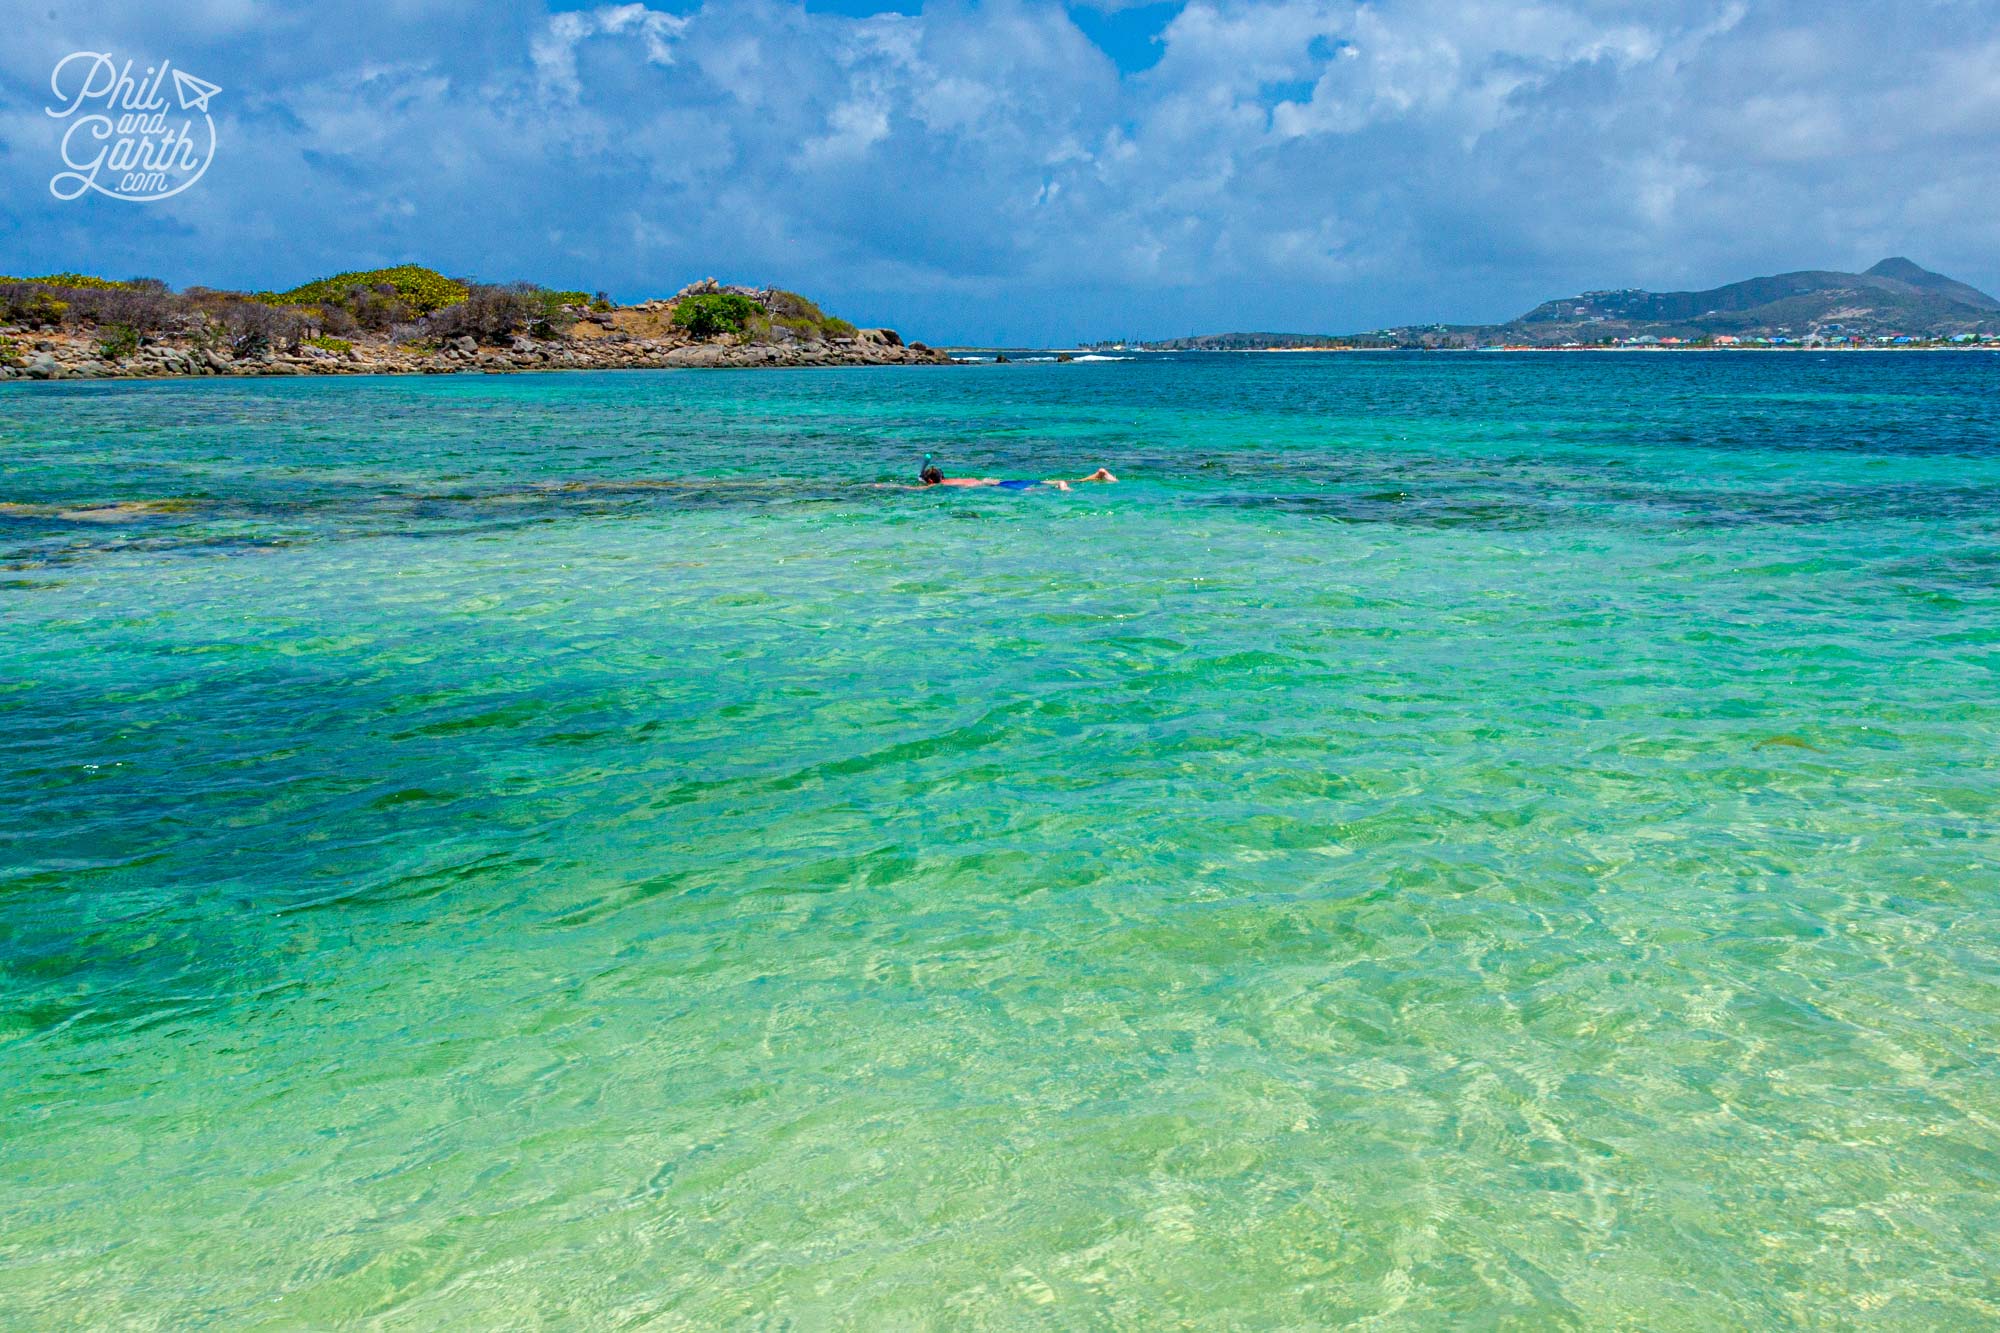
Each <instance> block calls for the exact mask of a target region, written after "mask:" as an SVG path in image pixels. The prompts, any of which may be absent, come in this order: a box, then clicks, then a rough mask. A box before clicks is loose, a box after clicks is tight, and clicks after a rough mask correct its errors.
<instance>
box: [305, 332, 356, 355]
mask: <svg viewBox="0 0 2000 1333" xmlns="http://www.w3.org/2000/svg"><path fill="white" fill-rule="evenodd" d="M305 345H306V346H308V347H317V348H319V350H320V351H322V352H339V353H341V354H342V355H343V356H344V355H346V354H347V353H349V352H351V351H353V350H354V344H353V343H351V342H349V341H348V340H347V339H345V338H330V337H328V336H327V335H326V334H324V333H320V334H315V335H313V336H312V337H310V338H307V339H305Z"/></svg>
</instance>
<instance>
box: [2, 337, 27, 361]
mask: <svg viewBox="0 0 2000 1333" xmlns="http://www.w3.org/2000/svg"><path fill="white" fill-rule="evenodd" d="M21 360H22V357H21V344H19V343H17V342H15V341H14V340H13V339H12V338H9V337H7V336H6V335H5V334H0V366H18V365H20V364H21Z"/></svg>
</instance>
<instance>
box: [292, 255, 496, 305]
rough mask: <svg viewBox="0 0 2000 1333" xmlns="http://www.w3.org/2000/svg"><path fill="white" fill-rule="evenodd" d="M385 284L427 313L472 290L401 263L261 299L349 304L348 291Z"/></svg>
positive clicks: (432, 271) (338, 276)
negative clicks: (392, 266)
mask: <svg viewBox="0 0 2000 1333" xmlns="http://www.w3.org/2000/svg"><path fill="white" fill-rule="evenodd" d="M381 287H386V288H388V289H389V290H390V291H392V292H394V293H395V294H396V295H397V296H398V297H400V298H402V300H403V301H405V302H407V303H408V304H409V307H410V309H411V310H413V311H414V312H416V313H417V314H419V315H428V314H430V313H431V312H433V311H436V310H442V309H444V308H445V307H446V306H448V305H457V304H458V303H459V302H460V301H463V300H464V299H465V298H466V294H467V293H468V291H469V290H470V289H469V288H468V287H467V286H466V284H464V283H462V282H460V281H458V280H457V279H456V278H447V277H445V276H444V274H442V273H439V272H438V271H437V270H436V269H430V268H425V267H423V266H422V265H421V264H398V265H397V266H396V267H394V268H372V269H363V270H358V271H356V272H353V273H336V274H334V275H333V276H332V277H330V278H319V279H317V280H315V281H313V282H308V283H306V284H305V285H303V286H300V287H294V288H292V289H291V290H290V291H288V292H261V293H259V294H258V296H259V299H260V300H263V301H266V302H268V303H269V304H271V305H340V306H344V305H348V304H349V303H350V302H349V294H350V293H351V292H353V291H354V290H355V289H357V288H359V289H361V290H363V291H368V290H372V289H375V288H381Z"/></svg>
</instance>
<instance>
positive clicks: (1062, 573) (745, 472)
mask: <svg viewBox="0 0 2000 1333" xmlns="http://www.w3.org/2000/svg"><path fill="white" fill-rule="evenodd" d="M1996 375H2000V359H1996V358H1990V357H1985V356H1973V355H1968V356H1964V357H1958V356H1950V357H1947V356H1883V357H1867V356H1841V357H1835V358H1830V359H1828V360H1826V361H1818V360H1814V359H1812V358H1809V357H1805V356H1782V357H1781V356H1762V357H1730V356H1705V357H1693V356H1685V357H1671V358H1646V357H1636V356H1626V357H1562V358H1556V357H1522V358H1511V357H1491V356H1488V357H1457V358H1429V359H1414V358H1412V359H1399V358H1380V357H1376V358H1371V357H1348V358H1313V357H1283V358H1280V357H1268V358H1220V357H1218V358H1187V359H1181V360H1168V359H1157V360H1137V361H1132V362H1118V363H1098V364H1092V365H1072V366H1055V365H1034V366H1014V367H984V368H967V369H963V370H955V371H953V370H946V371H939V370H912V371H896V370H889V371H867V372H855V373H848V372H799V373H790V372H782V373H781V372H768V373H764V372H759V373H743V374H708V375H704V374H700V373H681V374H674V373H661V374H650V375H647V374H638V375H610V374H607V375H564V376H543V377H521V378H493V377H481V378H451V379H443V378H440V379H422V380H378V381H344V382H323V381H322V382H296V383H294V382H277V381H273V382H262V383H242V384H227V383H225V384H217V383H200V384H148V385H138V386H121V385H37V386H9V387H8V388H6V389H5V390H0V503H4V505H6V506H7V507H6V508H0V1323H4V1324H7V1325H9V1326H21V1327H42V1328H49V1327H66V1326H103V1325H114V1324H115V1325H128V1326H139V1327H189V1326H203V1325H210V1326H216V1327H229V1328H255V1327H272V1328H286V1327H304V1326H311V1327H328V1326H379V1327H385V1328H410V1329H429V1328H438V1327H468V1328H473V1327H525V1326H535V1325H557V1324H560V1325H563V1326H573V1327H660V1328H675V1327H687V1328H709V1327H716V1326H739V1325H740V1326H752V1327H769V1328H783V1327H796V1328H824V1327H853V1328H868V1329H876V1328H921V1327H995V1328H1099V1327H1101V1328H1149V1329H1150V1328H1162V1327H1182V1326H1184V1327H1204V1328H1205V1327H1221V1326H1240V1327H1315V1326H1326V1325H1332V1324H1338V1323H1342V1322H1348V1321H1361V1320H1370V1319H1372V1320H1374V1321H1375V1323H1374V1324H1373V1325H1372V1326H1375V1327H1397V1328H1432V1327H1438V1326H1440V1325H1444V1324H1454V1325H1465V1326H1476V1327H1519V1328H1549V1327H1565V1326H1570V1327H1606V1326H1644V1327H1648V1328H1713V1327H1718V1326H1726V1327H1759V1328H1768V1327H1788V1326H1799V1327H1804V1326H1813V1327H1829V1326H1832V1327H1846V1326H1854V1327H1868V1326H1873V1327H1883V1328H1912V1327H1970V1326H1984V1325H1988V1324H1991V1323H1992V1322H1994V1321H1995V1320H2000V1260H1996V1259H1995V1257H1994V1256H1995V1255H1996V1253H2000V1119H1996V1118H2000V1069H1996V1066H1995V1057H1994V1052H1995V1048H1996V1044H1997V1043H2000V986H1996V980H2000V971H1996V963H2000V871H1996V855H2000V839H1996V821H1995V816H1996V796H2000V769H1997V768H1996V760H1995V757H1994V756H1995V755H1996V754H2000V694H1996V690H1995V683H1996V667H2000V589H1996V577H2000V399H1996V397H1995V394H1994V386H1995V384H1996ZM932 447H939V448H940V452H941V455H942V459H943V461H944V462H945V463H947V464H948V465H950V466H951V467H952V468H953V469H955V470H964V471H979V472H985V473H989V474H996V475H1043V474H1050V473H1059V472H1067V473H1070V474H1072V475H1079V474H1081V473H1083V472H1085V471H1088V470H1089V469H1090V468H1092V467H1095V466H1096V465H1097V464H1099V463H1100V462H1102V463H1106V464H1109V465H1110V466H1111V467H1112V468H1113V470H1114V471H1117V472H1119V473H1120V474H1121V475H1122V476H1124V477H1125V478H1126V480H1125V481H1124V482H1123V483H1121V484H1120V485H1118V486H1116V487H1109V488H1099V489H1089V490H1085V491H1080V492H1078V493H1075V494H1072V495H1068V496H1059V495H1050V494H1038V493H1029V494H1026V495H1019V494H993V493H984V494H953V495H939V494H935V493H913V492H905V491H897V490H883V489H873V488H870V487H868V486H866V485H864V484H861V483H867V482H873V481H882V480H892V479H901V478H902V477H904V476H905V475H907V474H908V473H910V472H911V471H913V470H914V464H915V461H916V459H917V458H918V457H919V456H920V455H921V453H922V451H923V450H924V449H926V448H932ZM111 504H123V505H126V506H128V508H126V509H124V510H108V509H104V508H92V507H91V506H104V505H111Z"/></svg>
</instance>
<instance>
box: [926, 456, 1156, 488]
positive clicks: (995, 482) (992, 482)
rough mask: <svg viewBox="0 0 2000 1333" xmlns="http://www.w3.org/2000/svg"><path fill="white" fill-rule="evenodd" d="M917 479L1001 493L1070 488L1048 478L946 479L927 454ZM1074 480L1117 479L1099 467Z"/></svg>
mask: <svg viewBox="0 0 2000 1333" xmlns="http://www.w3.org/2000/svg"><path fill="white" fill-rule="evenodd" d="M917 479H918V480H919V481H920V482H922V484H923V485H925V486H994V487H998V488H999V489H1000V490H1003V491H1025V490H1027V489H1029V488H1030V487H1033V486H1053V487H1055V488H1056V489H1057V490H1059V491H1066V490H1068V489H1069V486H1070V484H1069V482H1068V481H1066V480H1065V479H1063V478H1061V477H1048V478H1045V479H1043V480H1041V481H1026V480H1020V479H1015V478H1006V479H1003V478H1000V477H947V476H946V475H945V474H944V470H943V469H942V468H940V467H938V466H937V465H936V464H935V463H932V462H931V461H930V456H929V455H928V454H927V455H925V457H924V468H923V471H921V472H919V473H918V474H917ZM1076 480H1077V483H1078V484H1079V485H1081V484H1082V483H1084V482H1087V481H1116V480H1118V478H1116V477H1114V476H1112V475H1111V469H1109V468H1102V467H1101V468H1099V469H1097V471H1095V472H1093V473H1091V474H1090V475H1089V476H1087V477H1078V478H1077V479H1076Z"/></svg>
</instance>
